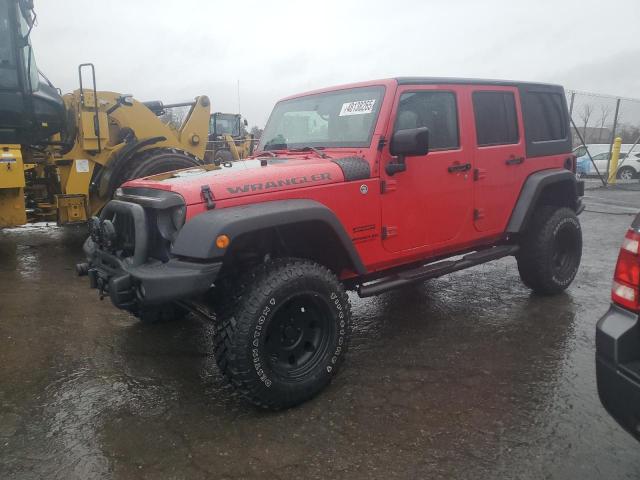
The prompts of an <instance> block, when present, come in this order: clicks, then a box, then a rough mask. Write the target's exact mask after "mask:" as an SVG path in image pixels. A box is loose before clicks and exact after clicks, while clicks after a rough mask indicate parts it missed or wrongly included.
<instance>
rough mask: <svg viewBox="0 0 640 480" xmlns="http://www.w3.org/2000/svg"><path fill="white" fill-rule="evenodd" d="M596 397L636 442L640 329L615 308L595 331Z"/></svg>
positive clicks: (639, 415)
mask: <svg viewBox="0 0 640 480" xmlns="http://www.w3.org/2000/svg"><path fill="white" fill-rule="evenodd" d="M596 378H597V383H598V395H599V396H600V401H601V402H602V405H603V406H604V407H605V408H606V410H607V412H609V414H610V415H611V416H612V417H613V418H614V419H615V420H616V421H617V422H618V423H619V424H620V425H621V426H622V427H623V428H624V429H625V430H627V431H628V432H629V433H630V434H631V435H633V436H634V437H635V438H636V439H637V440H640V326H639V325H638V315H637V314H634V313H632V312H629V311H628V310H625V309H623V308H620V307H618V306H616V305H612V306H611V308H609V311H608V312H607V313H606V314H605V315H604V316H603V317H602V318H601V319H600V320H599V321H598V325H597V327H596Z"/></svg>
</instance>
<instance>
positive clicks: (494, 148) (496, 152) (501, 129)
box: [471, 86, 526, 235]
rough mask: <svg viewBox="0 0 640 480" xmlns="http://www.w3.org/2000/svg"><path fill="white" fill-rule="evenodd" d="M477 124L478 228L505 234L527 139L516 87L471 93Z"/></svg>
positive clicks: (523, 173) (523, 171)
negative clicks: (525, 138)
mask: <svg viewBox="0 0 640 480" xmlns="http://www.w3.org/2000/svg"><path fill="white" fill-rule="evenodd" d="M471 100H472V107H473V117H474V125H475V144H476V149H475V169H474V180H475V182H474V183H475V188H474V212H473V221H474V226H475V229H476V230H477V231H478V232H482V233H483V234H487V235H490V234H493V233H497V232H502V231H503V230H504V228H505V225H506V224H507V221H508V220H509V217H510V215H511V211H512V209H513V205H514V204H515V202H516V200H517V198H518V195H519V193H520V188H521V186H522V182H523V180H524V177H526V168H525V165H524V164H525V160H526V158H525V140H524V133H523V127H522V125H523V123H522V113H521V111H520V99H519V93H518V89H517V88H516V87H502V86H482V87H480V86H479V87H474V88H473V89H472V92H471Z"/></svg>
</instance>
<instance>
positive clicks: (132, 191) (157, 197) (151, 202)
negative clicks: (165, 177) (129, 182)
mask: <svg viewBox="0 0 640 480" xmlns="http://www.w3.org/2000/svg"><path fill="white" fill-rule="evenodd" d="M114 198H116V199H117V200H122V201H125V202H132V203H137V204H138V205H141V206H143V207H150V208H155V209H158V210H164V209H166V208H172V207H181V206H184V205H185V201H184V198H182V195H180V194H178V193H175V192H167V191H166V190H158V189H157V188H141V187H135V188H131V187H123V188H120V189H117V190H116V193H115V195H114Z"/></svg>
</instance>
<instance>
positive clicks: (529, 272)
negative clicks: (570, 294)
mask: <svg viewBox="0 0 640 480" xmlns="http://www.w3.org/2000/svg"><path fill="white" fill-rule="evenodd" d="M581 257H582V229H581V228H580V222H579V221H578V218H577V217H576V214H575V212H574V211H573V210H572V209H570V208H566V207H556V206H550V205H545V206H542V207H540V208H538V209H537V211H536V212H535V213H534V216H533V218H532V220H531V222H530V225H529V226H528V227H527V230H526V232H525V234H524V237H523V239H522V241H521V243H520V251H519V252H518V254H517V255H516V258H517V260H518V271H519V272H520V278H521V279H522V282H523V283H524V284H525V285H526V286H528V287H529V288H531V289H532V290H533V291H534V292H536V293H538V294H541V295H553V294H556V293H560V292H562V291H563V290H565V289H566V288H567V287H568V286H569V285H570V284H571V282H572V281H573V279H574V278H575V276H576V274H577V273H578V267H579V266H580V259H581Z"/></svg>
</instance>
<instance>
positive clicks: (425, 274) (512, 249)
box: [358, 245, 519, 298]
mask: <svg viewBox="0 0 640 480" xmlns="http://www.w3.org/2000/svg"><path fill="white" fill-rule="evenodd" d="M518 248H519V246H518V245H501V246H498V247H493V248H488V249H486V250H480V251H478V252H473V253H469V254H467V255H465V256H464V257H462V258H461V259H460V260H443V261H441V262H436V263H431V264H428V265H423V266H422V267H418V268H414V269H411V270H405V271H404V272H400V273H396V274H395V275H390V276H388V277H384V278H381V279H380V280H377V281H375V282H372V283H369V284H366V285H360V286H359V287H358V295H359V296H360V297H363V298H364V297H372V296H373V295H378V294H380V293H383V292H386V291H388V290H393V289H394V288H397V287H401V286H403V285H408V284H410V283H416V282H421V281H423V280H428V279H430V278H436V277H441V276H442V275H446V274H448V273H452V272H457V271H458V270H464V269H465V268H469V267H473V266H475V265H480V264H481V263H486V262H490V261H491V260H497V259H498V258H502V257H507V256H509V255H513V254H515V253H516V252H517V251H518Z"/></svg>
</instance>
